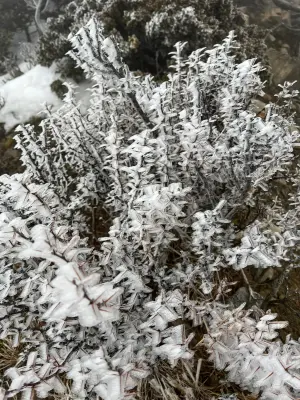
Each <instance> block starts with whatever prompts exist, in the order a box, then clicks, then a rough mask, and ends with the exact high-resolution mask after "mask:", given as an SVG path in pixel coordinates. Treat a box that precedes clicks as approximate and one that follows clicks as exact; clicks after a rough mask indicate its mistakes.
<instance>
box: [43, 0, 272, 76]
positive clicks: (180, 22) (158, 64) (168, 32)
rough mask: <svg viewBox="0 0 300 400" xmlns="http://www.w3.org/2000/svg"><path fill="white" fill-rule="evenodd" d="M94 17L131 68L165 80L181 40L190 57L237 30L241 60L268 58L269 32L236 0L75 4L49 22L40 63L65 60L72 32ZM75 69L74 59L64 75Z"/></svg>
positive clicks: (80, 0)
mask: <svg viewBox="0 0 300 400" xmlns="http://www.w3.org/2000/svg"><path fill="white" fill-rule="evenodd" d="M93 15H94V16H95V15H96V16H97V18H99V19H101V21H102V22H103V26H104V29H105V33H106V35H108V34H109V35H111V34H114V36H115V37H116V38H117V40H118V45H119V49H120V50H121V53H122V56H123V57H124V59H125V60H126V63H127V64H128V65H129V67H130V68H131V69H133V70H140V71H142V72H151V73H152V74H155V75H158V76H159V77H162V76H163V75H164V74H167V70H168V62H169V52H170V51H172V50H173V46H174V45H175V43H176V42H177V41H187V42H188V43H187V45H186V46H185V49H184V53H185V55H187V54H190V53H191V51H193V50H195V49H198V48H202V47H207V48H211V47H212V46H213V45H214V44H216V43H219V42H220V41H221V40H223V38H224V37H226V35H228V33H229V31H230V30H235V32H236V35H237V37H238V40H239V42H240V43H241V46H240V48H239V49H238V52H237V53H236V54H237V55H238V57H239V59H240V60H245V59H247V58H252V57H256V58H259V59H260V60H264V63H265V60H267V57H266V47H265V44H264V40H263V38H264V37H265V35H266V33H264V32H263V30H261V29H260V28H258V27H257V26H255V25H249V24H248V23H247V20H246V18H245V16H244V15H243V13H242V12H241V11H240V10H238V9H237V7H236V6H235V5H234V2H233V0H209V1H208V0H175V1H171V0H151V1H148V0H126V1H124V0H109V1H108V0H73V1H70V0H69V2H68V4H66V6H65V7H62V9H61V10H60V12H59V13H58V15H57V16H53V17H52V18H50V19H49V20H48V29H47V31H46V32H45V35H44V36H43V37H42V38H41V39H40V42H39V46H40V49H39V62H40V63H41V64H42V65H51V64H52V62H53V61H57V60H59V59H60V58H62V57H64V56H65V53H66V51H67V50H66V49H67V48H69V46H70V43H69V41H68V40H67V37H68V34H69V33H71V34H74V33H76V32H77V30H78V29H79V28H80V27H81V26H82V25H84V24H85V23H86V22H87V21H88V20H89V19H90V18H91V16H93ZM53 43H55V46H53ZM265 64H266V63H265ZM72 65H73V64H71V63H70V62H69V61H68V62H67V66H69V67H68V68H67V69H66V64H64V71H65V72H67V73H68V74H71V75H72V74H74V68H72ZM75 71H76V69H75ZM77 71H78V70H77Z"/></svg>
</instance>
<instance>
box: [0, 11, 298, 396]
mask: <svg viewBox="0 0 300 400" xmlns="http://www.w3.org/2000/svg"><path fill="white" fill-rule="evenodd" d="M182 12H184V13H187V15H188V16H190V15H192V14H191V13H192V11H191V10H190V9H185V10H183V11H182ZM71 42H72V44H73V48H74V49H73V51H72V52H71V53H70V55H71V56H72V57H73V58H74V59H75V60H76V62H77V63H78V65H80V66H81V67H83V68H84V70H85V71H86V73H87V74H88V76H89V77H92V78H93V80H94V87H93V89H92V92H91V97H92V99H91V103H90V105H89V108H88V110H87V112H86V113H85V114H82V112H81V111H80V105H79V104H77V103H76V101H75V100H74V94H73V93H74V88H73V87H72V86H71V85H68V93H67V95H66V97H65V100H64V106H63V107H62V109H60V110H58V111H57V112H55V113H50V111H49V110H46V112H47V115H48V117H47V118H46V119H45V120H43V122H42V123H41V129H40V131H39V132H35V130H34V129H33V127H32V126H30V125H25V126H22V127H19V128H18V135H17V137H16V142H17V148H18V149H19V150H20V151H21V159H22V162H23V164H24V169H25V171H24V173H22V174H18V175H13V176H6V175H5V176H2V177H1V178H0V197H1V202H0V303H1V304H0V315H1V316H0V326H1V328H0V338H1V339H9V340H10V341H11V342H12V345H13V346H15V347H18V346H19V344H21V348H22V352H20V354H19V358H18V360H17V362H16V364H15V365H14V366H12V368H10V369H9V370H7V371H6V374H5V376H4V378H3V391H2V392H3V393H4V394H3V396H5V398H11V397H14V396H15V395H17V394H19V393H22V396H23V397H22V398H23V399H30V398H33V397H34V396H37V397H38V398H46V397H47V396H49V395H53V394H54V393H56V394H57V395H61V394H62V395H65V396H68V397H65V398H69V399H71V398H72V399H76V400H78V399H89V400H96V399H99V398H101V399H103V400H122V399H125V398H126V399H128V398H134V397H135V391H136V387H137V385H138V382H139V381H140V380H141V379H144V378H147V377H148V376H149V375H150V374H151V371H152V368H153V366H154V365H156V364H157V363H158V361H159V360H161V359H163V360H166V361H167V362H169V363H170V364H171V365H172V366H174V365H176V363H177V362H178V361H179V360H190V359H192V358H193V351H192V350H191V346H190V344H191V341H192V339H193V333H190V334H189V335H187V334H186V332H185V326H186V324H185V323H184V322H185V321H187V320H188V319H190V320H191V321H192V323H193V326H196V325H199V324H203V322H205V326H206V327H208V328H209V331H210V332H209V333H210V334H209V335H208V336H207V337H206V338H205V343H206V344H207V346H208V349H209V351H210V352H211V353H212V358H213V360H214V361H215V363H216V366H217V367H218V368H221V369H222V368H227V369H228V371H229V377H230V379H232V380H234V381H235V382H237V383H239V384H241V385H242V386H243V387H246V388H247V389H248V390H252V391H257V387H261V388H263V390H264V393H265V394H266V396H269V394H268V393H271V392H272V391H273V392H274V390H275V391H277V392H278V393H279V391H280V390H281V392H280V393H282V396H284V395H286V393H287V390H288V386H291V387H293V388H295V389H298V383H297V378H296V377H295V376H294V375H293V374H292V371H294V370H296V369H297V368H298V364H297V354H298V353H297V351H298V350H297V349H298V345H296V344H294V342H291V341H289V342H288V344H287V345H283V344H282V343H281V342H279V341H276V342H273V341H272V340H273V339H274V338H275V337H276V329H277V328H280V327H283V326H285V324H284V323H277V324H275V323H274V322H272V321H271V319H270V318H271V316H270V315H267V316H266V317H262V319H261V320H260V322H257V321H254V320H253V319H251V318H250V317H248V316H245V315H247V313H246V312H244V311H241V310H233V311H230V310H227V309H226V308H222V306H221V305H219V304H217V303H214V302H212V298H213V297H212V296H213V295H215V293H217V300H220V299H222V298H223V294H224V293H227V292H228V290H229V286H230V284H226V283H224V282H221V284H220V287H215V286H214V282H215V281H214V273H215V271H217V270H220V269H221V268H225V267H230V266H233V267H234V268H236V269H240V268H244V267H246V266H248V265H255V266H257V267H266V266H269V265H273V266H275V265H276V266H278V267H280V266H282V265H283V262H286V260H287V259H288V255H289V252H290V251H291V249H292V248H293V246H294V244H295V243H297V241H298V232H297V231H296V228H293V227H296V226H297V224H296V223H293V224H290V223H287V222H286V221H295V220H296V219H297V215H298V214H297V212H296V211H295V212H294V214H288V215H282V212H281V214H280V212H279V211H280V210H279V209H278V210H277V211H276V212H277V217H276V218H277V222H278V225H280V229H278V230H276V232H275V231H274V230H272V229H270V224H269V220H268V219H267V217H266V218H265V219H264V218H263V217H262V218H261V219H260V220H258V219H256V220H255V221H252V222H251V224H249V226H247V227H246V228H245V229H244V231H242V232H239V234H240V240H238V238H237V233H238V232H237V231H238V228H237V226H236V224H235V223H234V221H233V217H232V216H233V215H235V214H236V212H237V211H238V207H240V205H241V204H244V205H246V206H249V207H251V206H252V205H253V203H254V204H255V202H257V201H259V200H260V196H261V194H262V193H264V191H267V190H268V189H269V187H270V185H271V183H272V179H273V178H274V177H276V176H277V175H276V174H278V173H282V172H287V171H288V168H289V164H290V162H291V161H292V160H293V146H294V144H295V142H296V141H297V140H298V139H299V138H298V133H297V132H293V130H292V129H291V126H292V119H290V118H286V117H285V116H284V115H285V114H284V110H285V109H284V108H281V106H280V105H279V104H276V105H271V106H270V107H269V109H268V112H267V115H266V117H265V118H264V119H262V118H260V117H258V116H256V115H255V114H254V113H253V112H251V111H250V107H249V105H250V102H251V99H252V98H253V97H254V96H255V95H256V94H257V93H259V92H260V91H261V89H262V87H263V85H262V83H261V81H260V79H259V76H258V73H259V71H260V70H261V67H260V66H259V65H257V64H255V62H254V61H253V60H248V61H245V62H243V63H241V64H237V63H236V62H235V58H234V55H233V53H234V50H235V48H236V47H237V46H238V45H237V43H236V42H235V39H234V35H233V33H231V34H230V35H229V36H228V37H227V38H226V39H225V40H224V42H223V43H222V44H220V45H217V46H215V47H214V48H213V49H212V50H209V51H204V50H197V51H195V52H194V53H192V54H191V55H190V57H189V58H187V59H183V57H182V51H183V49H184V44H183V43H178V44H177V45H176V47H175V50H174V52H173V53H172V54H171V58H172V63H173V64H172V71H173V72H171V73H170V74H169V76H168V80H167V81H165V82H163V83H161V84H158V83H156V82H154V80H153V79H152V78H151V77H150V76H145V77H137V76H136V75H134V74H132V73H131V72H130V71H129V69H128V68H127V66H126V65H125V64H124V63H123V62H122V59H121V57H120V56H119V51H118V48H117V46H116V43H115V39H114V38H106V37H105V36H104V35H103V32H102V29H101V25H100V24H99V23H98V22H97V21H96V20H94V19H92V20H91V21H89V22H88V24H87V25H86V26H85V27H83V28H81V29H80V31H79V32H78V33H77V34H76V35H75V36H74V37H73V38H71ZM288 93H289V92H288V88H287V87H285V88H284V91H283V94H282V95H281V96H283V98H287V99H288ZM295 198H297V196H296V197H295ZM295 198H294V199H292V201H293V202H295V201H296V200H295ZM272 212H273V213H274V212H275V211H274V210H273V211H272ZM99 214H100V216H99ZM279 217H280V218H279ZM103 222H105V224H106V225H108V226H107V229H105V227H103V231H101V233H99V231H98V228H99V227H101V228H102V225H105V224H103ZM284 265H285V264H284ZM213 289H214V291H213ZM195 293H197V294H199V293H201V296H195V295H194V294H195ZM196 298H198V299H199V300H196ZM208 299H209V300H210V302H208ZM243 313H246V314H243ZM272 318H273V317H272ZM270 321H271V322H270ZM228 328H230V329H228ZM189 332H190V329H189ZM231 332H232V334H231ZM245 360H246V361H247V360H248V361H249V362H245ZM280 365H281V367H280ZM288 365H289V366H290V365H292V366H293V368H290V367H289V369H288V368H287V367H286V369H284V368H285V367H284V366H288ZM258 367H259V368H258ZM270 368H273V369H274V373H273V374H271V373H270V372H271V370H270ZM269 373H270V375H268V374H269ZM255 377H257V379H256V378H255ZM65 378H68V380H69V381H71V384H70V385H69V384H68V387H66V385H65V383H64V382H66V379H65ZM69 381H68V382H69ZM280 385H281V386H280ZM4 388H5V389H4ZM266 398H268V397H266ZM269 398H270V396H269ZM280 398H282V399H283V398H284V397H280Z"/></svg>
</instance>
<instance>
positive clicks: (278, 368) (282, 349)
mask: <svg viewBox="0 0 300 400" xmlns="http://www.w3.org/2000/svg"><path fill="white" fill-rule="evenodd" d="M275 318H276V314H271V313H267V314H265V315H264V316H262V317H261V318H259V319H258V320H257V318H252V317H251V311H245V310H243V309H242V306H241V307H240V308H239V309H236V310H234V311H229V310H226V311H224V309H219V310H218V309H216V308H215V309H214V310H212V311H211V315H210V325H209V329H208V334H207V335H205V338H204V341H205V344H206V346H207V348H208V352H209V353H210V354H211V356H210V358H211V360H213V361H214V363H215V365H216V367H217V368H218V369H225V370H226V371H227V372H228V379H229V380H230V381H233V382H235V383H237V384H239V385H240V386H241V387H242V388H243V389H246V390H251V392H253V393H255V394H258V393H260V397H259V398H261V399H268V400H273V399H275V398H278V399H283V400H288V399H293V398H297V393H299V391H300V381H299V371H300V363H299V355H300V343H299V342H298V341H294V340H292V339H290V338H289V337H288V338H287V340H286V343H282V342H281V341H280V340H276V341H274V339H275V338H277V337H278V332H277V331H278V329H282V328H285V327H286V326H287V323H286V322H279V321H275Z"/></svg>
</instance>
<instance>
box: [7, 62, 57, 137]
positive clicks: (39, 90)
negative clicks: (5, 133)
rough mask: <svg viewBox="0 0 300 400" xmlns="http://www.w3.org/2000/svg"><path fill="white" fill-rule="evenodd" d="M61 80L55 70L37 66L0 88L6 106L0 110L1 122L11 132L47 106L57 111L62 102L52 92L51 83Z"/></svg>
mask: <svg viewBox="0 0 300 400" xmlns="http://www.w3.org/2000/svg"><path fill="white" fill-rule="evenodd" d="M56 79H59V75H58V74H56V73H55V68H54V67H52V68H47V67H43V66H41V65H37V66H35V67H34V68H33V69H31V70H30V71H28V72H26V73H25V74H23V75H22V76H19V77H18V78H15V79H13V80H11V81H9V82H7V83H5V84H4V85H3V86H1V87H0V97H1V98H2V99H3V100H4V102H5V105H4V107H3V108H1V109H0V122H2V123H4V124H5V129H6V130H9V129H11V128H13V127H14V126H15V125H18V124H20V123H23V122H26V121H28V120H29V119H30V118H31V117H33V116H36V115H38V114H39V113H41V112H42V111H43V110H44V109H45V104H47V105H48V106H52V108H53V109H57V108H59V107H60V105H61V104H62V102H61V100H60V99H59V98H58V97H57V96H56V94H55V93H54V92H52V90H51V87H50V86H51V83H52V82H53V81H55V80H56Z"/></svg>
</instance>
